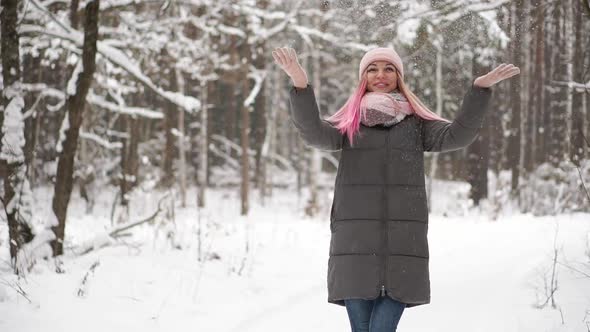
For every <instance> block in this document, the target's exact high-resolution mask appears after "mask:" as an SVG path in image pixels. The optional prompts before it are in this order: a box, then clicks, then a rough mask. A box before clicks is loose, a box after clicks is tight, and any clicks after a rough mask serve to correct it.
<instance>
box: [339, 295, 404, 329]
mask: <svg viewBox="0 0 590 332" xmlns="http://www.w3.org/2000/svg"><path fill="white" fill-rule="evenodd" d="M344 304H345V306H346V311H347V312H348V319H349V320H350V327H351V328H352V332H394V331H395V330H396V329H397V323H398V322H399V320H400V318H401V317H402V313H403V312H404V309H405V308H406V304H405V303H401V302H399V301H396V300H394V299H392V298H390V297H389V296H387V295H386V296H379V297H378V298H376V299H374V300H362V299H350V300H344Z"/></svg>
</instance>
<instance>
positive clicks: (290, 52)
mask: <svg viewBox="0 0 590 332" xmlns="http://www.w3.org/2000/svg"><path fill="white" fill-rule="evenodd" d="M272 57H273V58H274V59H275V63H276V64H278V65H279V66H281V69H282V70H283V71H284V72H285V73H287V75H289V77H291V80H293V85H294V86H295V87H296V88H300V89H303V88H305V87H307V83H308V80H307V74H306V73H305V70H303V67H301V65H300V64H299V60H297V53H295V50H294V49H292V48H287V47H279V48H275V50H274V51H273V52H272Z"/></svg>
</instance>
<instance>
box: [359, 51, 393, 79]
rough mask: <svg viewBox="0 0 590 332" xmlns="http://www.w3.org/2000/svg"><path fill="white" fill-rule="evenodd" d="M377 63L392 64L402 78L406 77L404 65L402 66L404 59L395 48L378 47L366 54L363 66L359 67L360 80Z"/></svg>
mask: <svg viewBox="0 0 590 332" xmlns="http://www.w3.org/2000/svg"><path fill="white" fill-rule="evenodd" d="M375 61H388V62H390V63H392V64H393V65H394V66H395V68H396V69H397V71H398V73H399V75H400V77H401V78H403V77H404V65H403V64H402V59H401V58H400V57H399V55H398V54H397V53H396V52H395V51H394V50H393V48H387V47H378V48H374V49H372V50H370V51H368V52H367V53H365V55H364V56H363V58H362V59H361V64H360V65H359V80H360V79H361V77H362V76H363V73H364V72H365V70H366V69H367V67H369V65H370V64H371V63H373V62H375Z"/></svg>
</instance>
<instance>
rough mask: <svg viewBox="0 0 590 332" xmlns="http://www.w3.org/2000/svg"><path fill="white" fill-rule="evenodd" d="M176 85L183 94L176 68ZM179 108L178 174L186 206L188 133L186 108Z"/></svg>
mask: <svg viewBox="0 0 590 332" xmlns="http://www.w3.org/2000/svg"><path fill="white" fill-rule="evenodd" d="M175 76H176V85H177V87H178V91H179V92H180V93H182V94H184V93H185V91H184V78H183V77H182V72H181V71H180V70H179V69H178V68H176V69H175ZM177 109H178V132H179V137H178V173H179V174H178V175H179V177H180V205H181V206H182V207H186V135H185V130H184V109H183V108H182V107H177Z"/></svg>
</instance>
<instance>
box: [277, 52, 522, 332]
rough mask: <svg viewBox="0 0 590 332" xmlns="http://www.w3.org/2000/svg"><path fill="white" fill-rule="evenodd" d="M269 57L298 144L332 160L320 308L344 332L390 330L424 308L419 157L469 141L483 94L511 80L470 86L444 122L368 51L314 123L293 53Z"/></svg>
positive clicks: (399, 69)
mask: <svg viewBox="0 0 590 332" xmlns="http://www.w3.org/2000/svg"><path fill="white" fill-rule="evenodd" d="M272 55H273V58H274V59H275V62H276V63H277V64H278V65H279V66H280V67H281V68H282V69H283V70H284V71H285V73H287V75H289V77H291V79H292V81H293V87H292V88H291V89H290V101H291V108H290V112H291V120H292V121H293V123H294V125H295V127H296V128H297V130H298V131H299V133H300V136H301V138H302V139H303V140H304V141H305V142H306V143H307V144H308V145H310V146H313V147H315V148H319V149H322V150H329V151H336V150H341V151H342V152H341V156H340V162H339V165H338V171H337V175H336V183H335V191H334V199H333V203H332V209H331V212H330V229H331V232H332V237H331V241H330V249H329V250H330V252H329V253H330V258H329V260H328V281H327V284H328V302H330V303H334V304H339V305H343V306H345V307H346V310H347V313H348V317H349V319H350V324H351V327H352V331H354V332H356V331H371V332H377V331H388V332H391V331H395V330H396V328H397V324H398V322H399V319H400V317H401V315H402V313H403V311H404V309H405V308H409V307H413V306H417V305H421V304H426V303H429V302H430V279H429V270H428V257H429V255H428V241H427V232H428V207H427V203H426V191H425V189H424V188H425V187H424V184H425V183H424V159H423V158H424V151H433V152H441V151H452V150H457V149H460V148H463V147H466V146H467V145H469V144H470V143H471V142H473V141H474V140H475V138H476V136H477V134H478V131H479V129H480V128H481V126H482V122H483V118H484V115H485V112H486V109H487V106H488V104H489V100H490V98H491V93H492V92H491V89H490V87H491V86H493V85H494V84H496V83H498V82H500V81H502V80H504V79H507V78H509V77H512V76H514V75H517V74H519V72H520V71H519V69H518V68H517V67H515V66H513V65H511V64H508V65H507V64H501V65H500V66H498V67H497V68H495V69H494V70H492V71H491V72H489V73H488V74H486V75H483V76H480V77H478V78H477V79H476V80H475V81H474V83H473V85H472V86H471V87H470V88H469V91H468V92H467V94H466V95H465V97H464V99H463V103H462V106H461V110H460V111H459V112H458V114H457V116H456V119H455V120H454V121H453V122H450V121H448V120H445V119H442V118H441V117H440V116H438V115H436V114H434V113H432V112H431V111H430V110H428V108H427V107H426V106H424V104H422V103H421V102H420V100H419V99H418V98H417V97H416V96H415V95H414V94H413V93H412V92H411V91H410V90H409V89H408V88H407V86H406V85H405V83H404V81H403V79H404V68H403V64H402V61H401V58H400V57H399V55H398V54H397V53H396V52H395V51H394V50H393V49H391V48H376V49H372V50H370V51H368V52H367V53H366V54H365V55H364V56H363V58H362V59H361V62H360V65H359V82H358V85H357V88H356V90H355V92H354V93H353V95H352V96H350V98H349V99H348V101H347V102H346V104H345V105H344V106H343V107H342V108H341V109H340V110H339V111H338V112H336V113H335V114H334V115H332V116H331V117H329V118H328V119H327V120H323V119H320V117H319V111H318V106H317V103H316V100H315V97H314V93H313V89H312V87H311V86H310V85H309V84H308V80H307V75H306V73H305V71H304V70H303V68H302V67H301V65H300V64H299V61H298V59H297V55H296V53H295V51H294V50H293V49H288V48H277V49H275V50H274V51H273V53H272Z"/></svg>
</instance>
